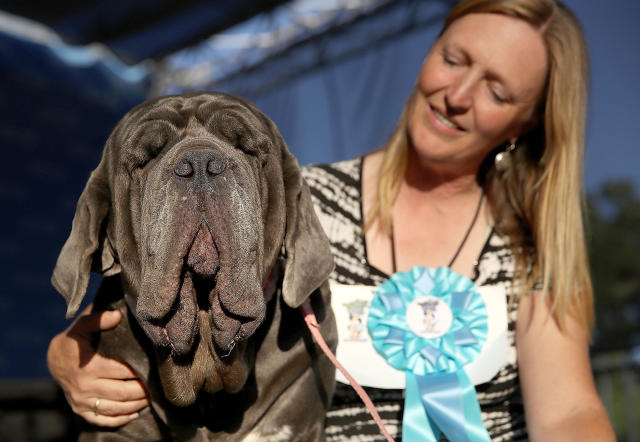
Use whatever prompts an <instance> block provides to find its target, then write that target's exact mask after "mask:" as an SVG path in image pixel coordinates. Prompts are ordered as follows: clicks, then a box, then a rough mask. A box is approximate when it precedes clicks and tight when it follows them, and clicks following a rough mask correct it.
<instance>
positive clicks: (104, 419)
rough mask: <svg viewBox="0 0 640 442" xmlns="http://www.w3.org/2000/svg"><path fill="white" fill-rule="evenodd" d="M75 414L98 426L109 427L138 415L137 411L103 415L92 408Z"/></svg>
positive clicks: (124, 422)
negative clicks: (117, 414) (118, 414)
mask: <svg viewBox="0 0 640 442" xmlns="http://www.w3.org/2000/svg"><path fill="white" fill-rule="evenodd" d="M77 414H79V415H80V416H82V418H84V420H86V421H87V422H89V423H90V424H93V425H97V426H99V427H111V428H115V427H120V426H122V425H124V424H128V423H129V422H131V421H132V420H134V419H137V418H138V417H140V414H139V413H137V412H136V413H132V414H126V415H121V416H105V415H103V414H96V413H94V412H93V410H91V411H83V412H81V413H77Z"/></svg>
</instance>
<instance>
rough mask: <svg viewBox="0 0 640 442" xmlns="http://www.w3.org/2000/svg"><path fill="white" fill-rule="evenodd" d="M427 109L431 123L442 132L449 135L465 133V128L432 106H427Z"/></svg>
mask: <svg viewBox="0 0 640 442" xmlns="http://www.w3.org/2000/svg"><path fill="white" fill-rule="evenodd" d="M427 109H428V111H427V116H428V119H429V122H430V123H431V124H432V125H433V126H434V127H435V128H436V129H438V130H439V131H440V132H443V133H446V134H449V135H458V134H460V133H461V132H464V128H462V127H461V126H460V125H458V124H457V123H456V122H455V121H453V120H451V119H449V118H447V117H446V116H445V115H443V113H442V112H440V111H439V110H438V109H436V108H434V107H433V106H431V105H430V104H428V105H427Z"/></svg>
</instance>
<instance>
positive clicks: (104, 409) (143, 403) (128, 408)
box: [87, 398, 149, 417]
mask: <svg viewBox="0 0 640 442" xmlns="http://www.w3.org/2000/svg"><path fill="white" fill-rule="evenodd" d="M96 404H97V406H96ZM148 405H149V401H148V400H147V399H146V398H145V399H139V400H135V401H126V402H120V401H112V400H109V399H104V398H100V399H96V398H91V399H90V400H89V402H88V407H87V408H88V411H92V412H93V413H94V414H98V415H102V416H111V417H117V416H125V415H132V414H134V413H136V412H139V411H140V410H142V409H143V408H145V407H147V406H148Z"/></svg>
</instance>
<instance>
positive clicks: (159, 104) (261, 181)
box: [52, 93, 333, 405]
mask: <svg viewBox="0 0 640 442" xmlns="http://www.w3.org/2000/svg"><path fill="white" fill-rule="evenodd" d="M282 249H284V252H285V255H286V257H287V268H286V271H285V273H284V276H283V284H282V298H283V300H284V301H285V303H286V304H287V305H288V306H289V307H292V308H296V307H298V306H299V305H300V304H301V303H302V302H303V300H304V299H306V298H307V297H308V296H309V294H310V293H311V292H312V291H313V290H315V289H316V288H317V287H319V285H320V284H322V282H323V281H325V280H326V278H327V276H328V275H329V273H330V272H331V269H332V267H333V263H332V259H331V253H330V246H329V242H328V240H327V238H326V235H325V234H324V232H323V231H322V227H321V226H320V224H319V222H318V220H317V218H316V217H315V214H314V210H313V206H312V203H311V198H310V194H309V189H308V188H307V187H306V185H305V184H304V181H303V180H302V177H301V175H300V170H299V166H298V163H297V161H296V159H295V158H294V157H293V156H292V155H291V153H289V151H288V150H287V148H286V146H285V144H284V141H283V140H282V137H281V136H280V134H279V133H278V131H277V129H276V127H275V125H274V124H273V122H271V120H269V118H267V117H266V116H265V115H264V114H263V113H262V112H260V111H259V110H258V109H257V108H256V107H255V106H253V105H251V104H250V103H248V102H246V101H244V100H242V99H239V98H236V97H232V96H229V95H225V94H218V93H203V94H193V95H181V96H171V97H163V98H158V99H155V100H152V101H148V102H146V103H143V104H142V105H140V106H138V107H137V108H134V109H133V110H131V111H130V112H129V113H127V115H125V116H124V118H123V119H122V120H121V121H120V122H119V123H118V125H117V126H116V128H115V129H114V130H113V132H112V133H111V136H110V137H109V139H108V140H107V143H106V145H105V149H104V152H103V157H102V160H101V162H100V164H99V165H98V167H97V168H96V169H95V170H94V171H93V173H92V174H91V177H90V178H89V181H88V182H87V185H86V187H85V189H84V191H83V193H82V195H81V196H80V199H79V201H78V207H77V210H76V214H75V217H74V220H73V225H72V229H71V234H70V235H69V238H68V240H67V242H66V243H65V245H64V247H63V248H62V251H61V252H60V256H59V257H58V261H57V263H56V268H55V269H54V273H53V277H52V283H53V285H54V286H55V287H56V288H57V289H58V291H59V292H60V293H62V294H63V295H64V296H65V298H66V299H67V303H68V308H67V316H69V317H70V316H73V314H75V312H76V311H77V309H78V307H79V306H80V303H81V301H82V298H83V297H84V295H85V292H86V289H87V285H88V280H89V271H90V270H93V271H95V272H97V273H102V274H104V275H113V274H117V273H120V274H121V280H122V284H123V289H124V292H125V295H126V297H127V301H128V303H129V306H130V307H131V310H132V311H133V312H134V315H135V318H136V320H137V322H138V323H139V324H140V325H141V326H142V328H143V329H144V331H145V333H146V335H147V336H148V338H149V339H150V340H151V342H152V344H153V347H154V348H155V352H156V356H157V357H156V359H157V363H158V372H159V375H160V380H161V382H162V385H163V389H164V393H165V395H166V396H167V398H168V399H169V400H170V401H171V402H173V403H174V404H176V405H189V404H191V403H193V402H194V401H195V399H196V396H197V394H198V392H199V391H200V390H201V389H204V390H206V391H208V392H215V391H218V390H221V389H225V390H227V391H230V392H234V391H238V390H239V389H241V388H242V387H243V386H244V384H245V382H246V380H247V377H248V375H249V372H250V370H251V369H252V366H253V362H254V357H255V349H254V348H253V344H254V341H252V340H249V339H248V338H249V337H250V336H252V335H253V334H254V333H255V331H256V329H257V328H258V327H259V326H260V324H261V323H262V322H263V320H264V318H265V315H266V302H265V299H264V295H263V292H262V287H263V284H264V283H265V282H266V280H267V275H269V273H270V271H271V270H272V268H273V267H274V265H275V263H276V260H277V257H278V254H279V253H280V251H281V250H282Z"/></svg>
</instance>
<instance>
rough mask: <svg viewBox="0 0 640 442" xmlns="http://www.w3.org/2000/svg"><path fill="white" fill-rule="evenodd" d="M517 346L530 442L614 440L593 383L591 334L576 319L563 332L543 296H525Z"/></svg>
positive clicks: (521, 309) (568, 321)
mask: <svg viewBox="0 0 640 442" xmlns="http://www.w3.org/2000/svg"><path fill="white" fill-rule="evenodd" d="M516 348H517V351H518V364H519V367H520V368H519V373H520V385H521V388H522V395H523V399H524V406H525V413H526V417H527V427H528V430H529V436H530V437H531V440H533V441H565V440H566V441H576V440H579V441H597V442H606V441H615V435H614V433H613V429H612V428H611V424H610V423H609V419H608V417H607V413H606V411H605V409H604V407H603V406H602V402H601V401H600V398H599V397H598V393H597V392H596V389H595V385H594V382H593V376H592V374H591V367H590V364H589V351H588V336H587V332H586V331H585V330H584V328H583V327H581V326H580V325H579V323H578V322H577V321H576V320H575V319H573V318H570V317H568V318H567V321H566V330H565V331H561V330H560V328H559V326H558V324H557V322H556V321H555V320H554V319H553V318H552V317H551V314H550V308H549V306H548V305H547V303H546V302H544V301H542V298H541V296H537V295H535V294H533V295H529V296H526V297H524V298H523V299H522V300H521V301H520V307H519V311H518V320H517V326H516Z"/></svg>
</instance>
